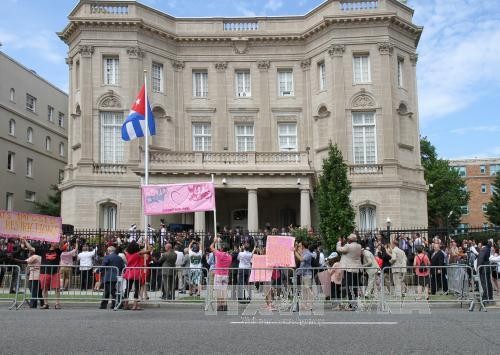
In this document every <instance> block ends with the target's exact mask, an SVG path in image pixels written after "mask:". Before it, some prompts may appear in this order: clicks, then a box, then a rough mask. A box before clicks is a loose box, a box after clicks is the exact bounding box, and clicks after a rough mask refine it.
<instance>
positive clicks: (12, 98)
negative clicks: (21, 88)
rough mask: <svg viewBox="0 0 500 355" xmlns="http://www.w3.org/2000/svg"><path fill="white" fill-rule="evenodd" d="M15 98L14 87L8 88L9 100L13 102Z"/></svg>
mask: <svg viewBox="0 0 500 355" xmlns="http://www.w3.org/2000/svg"><path fill="white" fill-rule="evenodd" d="M15 99H16V90H14V88H10V101H12V102H14V100H15Z"/></svg>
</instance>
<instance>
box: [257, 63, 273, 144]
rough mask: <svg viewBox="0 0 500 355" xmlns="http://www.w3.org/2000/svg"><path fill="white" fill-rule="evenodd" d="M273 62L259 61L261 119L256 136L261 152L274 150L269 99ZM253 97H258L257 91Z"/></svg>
mask: <svg viewBox="0 0 500 355" xmlns="http://www.w3.org/2000/svg"><path fill="white" fill-rule="evenodd" d="M270 66H271V62H270V61H268V60H259V61H257V68H258V69H259V72H260V75H259V82H260V86H259V102H260V107H259V109H260V112H259V116H260V118H259V119H257V120H256V122H255V123H254V124H255V136H256V137H258V139H256V142H255V144H256V147H255V148H256V150H257V151H261V152H270V151H272V150H273V143H272V142H273V140H272V138H271V137H272V136H271V135H272V133H271V132H272V128H271V122H272V120H271V118H270V115H271V109H270V99H269V95H270V92H269V67H270ZM252 95H257V90H253V92H252Z"/></svg>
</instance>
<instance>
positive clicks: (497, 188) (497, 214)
mask: <svg viewBox="0 0 500 355" xmlns="http://www.w3.org/2000/svg"><path fill="white" fill-rule="evenodd" d="M496 175H497V177H496V178H495V182H494V183H493V196H492V197H491V201H490V202H488V204H487V205H486V208H487V210H486V216H487V217H488V221H490V223H492V224H494V225H495V226H499V225H500V174H499V173H497V174H496Z"/></svg>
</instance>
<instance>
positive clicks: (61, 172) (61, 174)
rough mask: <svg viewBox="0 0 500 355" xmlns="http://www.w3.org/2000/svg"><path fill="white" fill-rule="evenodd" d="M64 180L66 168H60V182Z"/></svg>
mask: <svg viewBox="0 0 500 355" xmlns="http://www.w3.org/2000/svg"><path fill="white" fill-rule="evenodd" d="M63 180H64V170H63V169H59V183H61V182H62V181H63Z"/></svg>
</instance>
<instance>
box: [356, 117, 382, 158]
mask: <svg viewBox="0 0 500 355" xmlns="http://www.w3.org/2000/svg"><path fill="white" fill-rule="evenodd" d="M352 135H353V150H354V151H353V153H354V164H376V163H377V143H376V129H375V112H353V114H352Z"/></svg>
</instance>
